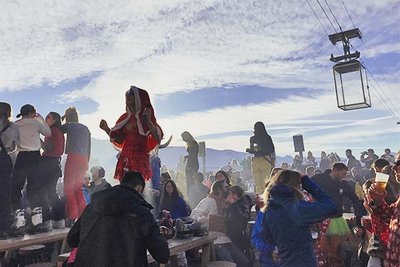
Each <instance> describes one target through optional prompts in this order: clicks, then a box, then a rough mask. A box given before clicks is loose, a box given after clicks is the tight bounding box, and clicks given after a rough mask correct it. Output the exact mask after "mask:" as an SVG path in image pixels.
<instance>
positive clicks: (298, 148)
mask: <svg viewBox="0 0 400 267" xmlns="http://www.w3.org/2000/svg"><path fill="white" fill-rule="evenodd" d="M293 144H294V152H303V151H305V150H304V142H303V136H302V135H301V134H299V135H293Z"/></svg>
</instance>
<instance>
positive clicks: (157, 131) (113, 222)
mask: <svg viewBox="0 0 400 267" xmlns="http://www.w3.org/2000/svg"><path fill="white" fill-rule="evenodd" d="M125 99H126V112H125V113H124V114H122V115H121V116H120V118H119V119H118V120H117V122H116V124H115V126H114V127H112V128H110V127H109V126H108V123H107V122H106V121H105V120H101V121H100V125H99V126H100V128H101V129H102V130H104V132H105V133H106V134H107V135H108V136H109V138H110V142H111V143H112V145H113V146H114V147H115V148H116V149H117V150H118V151H119V155H118V162H117V164H116V168H115V173H114V178H115V179H117V180H118V181H119V185H117V186H114V187H112V186H111V185H110V184H109V183H108V182H107V181H106V179H105V177H106V173H105V170H104V168H103V167H101V166H92V167H91V168H89V167H90V166H89V160H90V155H91V142H90V140H91V134H90V130H89V129H88V127H86V126H85V125H83V124H82V123H80V122H79V116H78V111H77V110H76V109H75V108H73V107H70V108H68V109H66V110H65V113H64V115H63V116H61V115H60V114H59V113H57V112H53V111H52V112H49V113H48V115H47V116H46V117H45V118H43V117H42V116H41V115H40V114H38V113H37V111H36V109H35V107H34V106H32V105H30V104H27V105H24V106H22V107H21V109H20V113H19V114H18V115H17V117H18V118H20V119H18V120H17V121H15V122H12V120H11V106H10V105H9V104H8V103H4V102H0V165H1V168H0V238H1V239H7V238H10V237H18V236H22V235H24V234H25V233H30V234H35V233H39V232H46V231H50V230H51V229H53V228H63V227H65V224H67V225H69V226H72V228H71V230H70V232H69V235H68V242H69V245H70V246H71V248H73V251H72V253H71V256H70V258H69V259H68V262H69V263H70V264H73V263H74V264H75V265H76V266H90V265H94V266H146V264H147V256H146V249H147V250H148V251H149V252H150V253H151V255H152V256H153V258H154V259H155V260H156V261H158V262H161V263H165V262H167V261H168V259H169V249H168V243H167V242H166V239H168V238H171V237H172V236H173V235H174V234H173V232H174V231H175V232H178V228H177V227H178V225H179V224H180V223H187V224H191V227H192V228H193V229H196V230H193V234H194V233H195V232H198V233H201V234H207V232H208V231H213V232H216V233H217V239H216V240H215V241H214V248H215V256H216V259H217V260H221V261H231V262H234V263H235V264H236V265H237V266H239V267H241V266H253V265H254V264H256V262H257V261H259V263H260V264H261V266H264V267H267V266H327V267H329V266H353V265H352V264H354V262H357V263H358V264H359V265H360V266H372V267H374V266H400V243H399V242H400V229H399V227H398V223H399V219H400V218H399V215H400V154H398V155H397V156H394V155H393V154H392V153H391V151H390V149H386V150H385V153H384V154H383V155H382V156H381V157H379V156H377V155H376V154H375V152H374V150H373V149H368V150H367V151H365V152H363V153H361V155H360V157H359V159H357V158H356V157H355V156H354V155H353V154H352V150H350V149H347V150H346V151H345V153H346V157H347V160H346V161H344V160H343V159H341V158H340V157H339V156H338V155H337V154H336V153H330V154H327V153H326V152H324V151H322V152H321V157H320V158H319V159H317V158H315V157H314V156H313V154H312V152H308V153H307V156H306V157H305V158H303V157H302V156H301V154H300V155H296V156H295V157H294V160H293V162H292V163H291V164H289V163H288V162H286V163H285V162H284V163H282V164H281V166H280V167H277V166H275V164H276V155H275V146H274V143H273V141H272V138H271V136H270V135H269V134H268V133H267V131H266V128H265V125H264V124H263V123H262V122H256V123H255V125H254V135H253V136H252V137H251V138H250V140H249V148H248V149H247V152H248V153H249V155H248V156H246V158H244V159H243V160H241V161H240V160H237V159H233V160H232V161H231V162H230V163H229V164H228V165H227V166H221V169H220V170H218V171H216V172H209V173H205V174H203V173H201V172H199V162H198V154H199V144H198V143H197V141H196V140H195V138H194V137H193V136H192V135H191V134H190V133H189V132H188V131H184V132H183V133H182V135H181V137H182V141H183V142H185V143H186V151H187V155H186V156H182V157H181V159H180V160H179V163H178V168H177V169H176V170H168V169H165V168H163V167H162V166H161V160H162V159H161V160H160V158H159V157H158V153H157V150H158V148H159V145H160V142H161V140H162V138H163V132H162V129H161V127H160V126H159V125H158V123H157V120H156V117H155V115H154V110H153V107H152V105H151V102H150V98H149V96H148V94H147V92H146V91H145V90H143V89H140V88H137V87H135V86H132V87H130V88H129V90H128V91H127V92H126V94H125ZM64 153H65V154H66V155H67V157H66V163H65V166H64V167H61V157H62V156H63V154H64ZM251 155H252V156H251ZM381 174H382V175H381ZM382 177H386V181H384V182H382V180H381V179H383V178H382ZM61 178H62V179H61ZM60 181H62V184H63V193H62V194H60V193H59V192H57V186H58V185H59V183H60ZM253 185H254V186H253ZM253 206H255V209H256V214H255V217H254V218H253V219H254V220H255V223H254V226H253V227H252V229H251V228H250V227H249V221H250V220H252V212H251V210H252V207H253ZM344 213H353V214H354V218H352V219H350V220H349V219H348V220H346V218H344V217H343V214H344ZM166 222H167V223H166ZM178 222H179V223H178ZM174 226H175V228H174ZM346 244H350V246H351V245H354V244H358V245H359V247H360V250H359V253H358V255H357V257H353V254H351V253H347V252H351V250H349V249H348V248H347V249H346ZM197 254H198V251H195V250H192V251H188V252H187V253H181V254H179V255H178V264H179V266H187V264H188V260H187V259H189V258H196V256H197Z"/></svg>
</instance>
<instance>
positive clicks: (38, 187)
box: [28, 157, 64, 221]
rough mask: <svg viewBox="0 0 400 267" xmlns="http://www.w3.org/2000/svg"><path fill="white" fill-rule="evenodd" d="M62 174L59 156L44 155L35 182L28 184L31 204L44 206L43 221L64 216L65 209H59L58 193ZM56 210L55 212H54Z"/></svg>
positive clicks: (59, 218) (32, 205)
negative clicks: (58, 184) (58, 183)
mask: <svg viewBox="0 0 400 267" xmlns="http://www.w3.org/2000/svg"><path fill="white" fill-rule="evenodd" d="M61 176H62V172H61V166H60V158H59V157H57V158H56V157H42V158H41V159H40V162H39V164H38V171H37V172H36V173H35V176H34V179H33V180H34V183H31V185H30V186H29V185H28V188H29V190H28V197H29V201H30V205H31V207H32V208H34V207H42V212H43V221H48V220H56V221H57V220H61V219H63V218H64V209H63V210H62V211H58V210H57V209H60V208H59V207H60V206H63V204H60V202H61V200H60V198H59V197H58V195H57V191H56V185H57V181H58V178H59V177H61ZM52 211H54V212H52Z"/></svg>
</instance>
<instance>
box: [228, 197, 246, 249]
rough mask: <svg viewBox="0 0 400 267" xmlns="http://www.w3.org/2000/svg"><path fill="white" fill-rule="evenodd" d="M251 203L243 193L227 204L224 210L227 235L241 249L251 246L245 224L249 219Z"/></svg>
mask: <svg viewBox="0 0 400 267" xmlns="http://www.w3.org/2000/svg"><path fill="white" fill-rule="evenodd" d="M252 205H253V203H252V201H251V199H250V197H249V196H248V195H244V196H243V197H241V198H239V199H238V200H237V201H236V202H235V203H233V204H231V205H229V207H228V208H227V210H226V211H225V220H226V231H227V235H228V237H229V238H230V239H231V240H232V242H233V243H234V244H235V245H236V246H237V247H239V248H241V249H248V248H250V246H251V244H250V235H249V233H248V231H247V224H248V222H249V219H250V210H251V206H252Z"/></svg>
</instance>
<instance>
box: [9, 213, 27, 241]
mask: <svg viewBox="0 0 400 267" xmlns="http://www.w3.org/2000/svg"><path fill="white" fill-rule="evenodd" d="M13 215H14V222H13V224H12V226H11V229H10V232H9V233H8V234H9V236H11V237H18V236H23V235H24V234H25V211H24V209H17V210H15V212H14V214H13Z"/></svg>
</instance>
